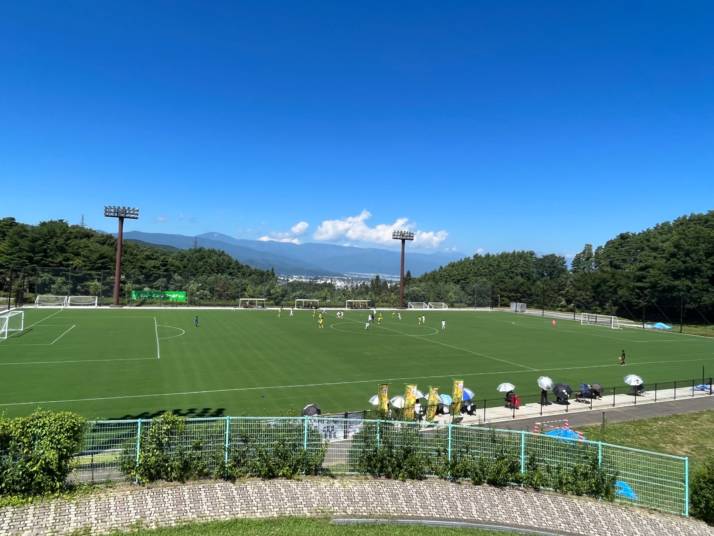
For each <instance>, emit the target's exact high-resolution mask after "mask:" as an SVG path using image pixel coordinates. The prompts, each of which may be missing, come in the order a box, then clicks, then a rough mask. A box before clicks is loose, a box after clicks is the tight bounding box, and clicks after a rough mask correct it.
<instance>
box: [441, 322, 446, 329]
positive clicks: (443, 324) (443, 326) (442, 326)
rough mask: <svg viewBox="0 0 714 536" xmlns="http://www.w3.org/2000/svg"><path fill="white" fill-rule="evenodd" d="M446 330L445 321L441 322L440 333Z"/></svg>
mask: <svg viewBox="0 0 714 536" xmlns="http://www.w3.org/2000/svg"><path fill="white" fill-rule="evenodd" d="M445 329H446V320H442V321H441V331H444V330H445Z"/></svg>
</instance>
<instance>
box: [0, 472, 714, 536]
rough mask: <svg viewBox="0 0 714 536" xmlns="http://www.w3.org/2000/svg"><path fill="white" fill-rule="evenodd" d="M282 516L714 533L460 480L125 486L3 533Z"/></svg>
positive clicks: (54, 506)
mask: <svg viewBox="0 0 714 536" xmlns="http://www.w3.org/2000/svg"><path fill="white" fill-rule="evenodd" d="M280 516H321V517H362V518H383V519H386V518H400V519H403V518H428V519H441V520H450V521H454V520H462V521H467V522H478V523H488V524H492V525H503V526H509V527H512V528H514V529H515V528H519V527H521V528H534V529H539V530H542V531H545V532H549V533H556V534H572V535H587V536H590V535H593V534H597V535H598V536H653V535H668V536H714V527H708V526H707V525H705V524H704V523H701V522H699V521H696V520H693V519H689V518H682V517H677V516H673V515H667V514H660V513H652V512H649V511H646V510H643V509H637V508H630V507H626V506H620V505H616V504H612V503H608V502H602V501H596V500H592V499H586V498H576V497H569V496H563V495H556V494H553V493H546V492H534V491H526V490H521V489H517V488H505V489H499V488H492V487H490V486H473V485H471V484H454V483H449V482H445V481H443V480H436V479H433V480H428V481H425V482H418V481H408V482H398V481H392V480H375V479H369V478H362V479H356V478H354V479H346V478H345V479H342V478H338V479H328V478H309V479H305V480H302V481H291V480H270V481H261V480H246V481H240V482H237V483H235V484H232V483H227V482H198V483H191V484H184V485H164V486H151V487H138V486H127V487H123V488H117V489H110V490H107V491H104V492H101V493H95V494H92V495H88V496H79V497H77V498H75V499H73V500H65V499H56V500H52V501H47V502H41V503H37V504H31V505H27V506H20V507H5V508H0V536H16V535H27V536H30V535H44V534H57V535H62V534H71V533H72V532H76V531H81V530H85V531H88V532H89V533H91V534H103V533H107V532H111V531H113V530H129V529H132V528H136V527H137V526H141V527H147V528H154V527H165V526H172V525H177V524H181V523H187V522H191V521H213V520H221V519H231V518H269V517H280Z"/></svg>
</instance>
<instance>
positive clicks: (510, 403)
mask: <svg viewBox="0 0 714 536" xmlns="http://www.w3.org/2000/svg"><path fill="white" fill-rule="evenodd" d="M514 396H516V393H514V392H513V391H508V392H507V393H506V399H505V400H506V407H507V408H512V407H513V397H514Z"/></svg>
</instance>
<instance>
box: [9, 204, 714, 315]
mask: <svg viewBox="0 0 714 536" xmlns="http://www.w3.org/2000/svg"><path fill="white" fill-rule="evenodd" d="M115 247H116V240H115V238H114V237H113V236H112V235H109V234H104V233H99V232H96V231H92V230H89V229H86V228H83V227H79V226H70V225H68V224H67V223H65V222H63V221H48V222H43V223H41V224H39V225H37V226H31V225H25V224H22V223H18V222H16V221H15V220H14V219H13V218H4V219H0V291H5V292H7V291H8V289H9V288H10V285H11V284H12V288H13V289H15V290H14V292H16V293H19V294H21V293H23V292H24V293H29V294H33V293H38V292H41V293H51V294H89V295H103V296H109V295H111V287H112V285H113V277H114V276H113V273H114V272H113V271H114V252H115ZM407 264H408V256H407ZM11 279H15V281H14V282H12V281H11ZM144 288H150V289H153V290H186V291H188V293H189V296H190V299H191V301H192V302H193V303H233V302H235V301H236V300H237V299H238V298H239V297H265V298H267V299H268V301H269V303H272V304H277V305H289V304H291V303H293V301H294V300H295V299H296V298H316V299H319V300H320V302H321V304H327V305H341V304H344V301H345V300H348V299H368V300H370V301H371V302H372V303H373V304H376V305H381V306H397V305H398V304H399V288H398V284H396V283H395V282H390V281H386V280H384V279H382V278H380V277H375V278H374V279H372V280H371V281H365V282H363V283H360V284H358V285H354V286H350V287H337V286H335V285H333V284H331V283H315V282H310V281H292V282H289V283H284V282H282V283H281V282H280V281H279V280H278V278H277V277H276V275H275V274H274V273H273V272H272V271H265V270H258V269H254V268H251V267H249V266H246V265H244V264H241V263H240V262H238V261H236V260H235V259H233V258H231V257H230V256H229V255H227V254H226V253H224V252H221V251H217V250H210V249H203V248H196V249H189V250H176V249H172V248H166V247H159V246H153V245H148V244H141V243H136V242H128V243H126V244H125V251H124V270H123V281H122V291H123V294H124V295H126V294H127V293H128V292H129V291H130V290H132V289H144ZM405 297H406V300H408V301H423V302H429V301H432V302H433V301H441V302H446V303H448V304H449V305H450V306H477V307H496V306H506V307H507V306H508V304H509V302H511V301H520V302H525V303H527V304H528V305H529V307H531V308H541V307H542V308H546V309H560V310H568V311H591V312H600V313H606V314H618V315H620V316H624V317H628V318H632V319H647V320H655V319H657V320H665V321H670V322H678V321H679V319H680V316H682V317H683V319H684V320H685V321H688V322H697V323H711V322H710V319H711V318H713V317H714V211H710V212H707V213H705V214H692V215H688V216H683V217H680V218H678V219H676V220H674V221H672V222H665V223H661V224H659V225H656V226H655V227H652V228H650V229H647V230H645V231H642V232H638V233H622V234H619V235H618V236H616V237H615V238H613V239H612V240H609V241H608V242H607V243H605V244H604V245H602V246H599V247H597V248H594V247H593V246H592V245H591V244H586V245H585V246H584V247H583V249H582V251H580V252H579V253H578V254H577V255H575V257H574V258H573V259H572V262H571V263H570V265H569V264H568V262H567V259H566V258H565V257H564V256H562V255H556V254H546V255H538V254H536V253H535V252H534V251H512V252H502V253H496V254H491V253H488V254H477V255H474V256H472V257H467V258H465V259H462V260H460V261H456V262H452V263H450V264H448V265H446V266H443V267H441V268H439V269H438V270H435V271H433V272H430V273H427V274H424V275H422V276H420V277H412V276H411V275H410V274H409V273H407V276H406V296H405Z"/></svg>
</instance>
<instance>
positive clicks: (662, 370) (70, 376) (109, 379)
mask: <svg viewBox="0 0 714 536" xmlns="http://www.w3.org/2000/svg"><path fill="white" fill-rule="evenodd" d="M196 314H197V315H198V316H199V320H200V325H199V327H195V326H194V324H193V319H194V316H195V315H196ZM422 314H425V315H426V317H427V322H426V325H424V326H420V325H417V315H422ZM326 315H327V319H326V327H325V329H319V328H318V326H317V321H316V320H315V319H313V316H312V313H311V312H309V311H296V312H295V316H293V317H290V316H289V315H288V311H287V310H284V311H283V313H282V316H281V317H278V312H277V311H274V310H263V311H256V310H200V311H192V310H177V309H160V310H153V309H139V308H137V309H133V310H120V309H117V310H113V309H26V310H25V328H26V329H25V331H24V332H23V333H22V334H20V335H15V336H13V337H10V338H9V339H8V340H6V341H2V342H0V413H5V414H6V415H10V416H12V415H21V414H27V413H30V412H31V411H33V410H34V409H36V408H38V407H42V408H45V409H52V410H60V409H67V410H73V411H77V412H79V413H81V414H83V415H85V416H87V417H90V418H135V417H149V416H151V415H153V414H155V413H156V412H163V411H168V410H173V411H176V412H180V413H182V414H185V415H190V416H218V415H296V414H298V413H299V410H300V409H301V408H302V407H303V406H304V405H305V404H307V403H309V402H316V403H318V404H319V405H320V406H321V407H322V409H323V411H326V412H339V411H345V410H358V409H366V408H368V407H369V406H368V403H367V400H368V399H369V397H370V396H371V395H373V394H375V392H376V390H377V384H378V383H381V382H387V383H390V384H391V388H390V389H391V393H392V394H402V393H403V391H404V385H405V384H406V383H417V384H418V385H419V388H420V389H422V390H425V389H427V388H428V387H429V386H430V385H432V386H438V387H440V391H441V392H446V393H450V392H451V381H452V380H453V379H455V378H457V379H463V380H464V381H465V385H466V386H467V387H469V388H471V389H473V390H474V391H475V392H476V396H477V398H478V399H484V398H490V399H496V398H499V397H500V396H501V395H500V394H499V393H497V392H496V390H495V389H496V386H497V385H498V384H499V383H500V382H504V381H509V382H512V383H514V384H515V385H516V386H517V389H518V392H519V393H521V394H525V395H527V394H535V393H537V386H536V381H535V380H536V378H537V377H538V376H540V375H543V374H546V375H548V376H551V377H552V378H553V379H554V380H555V381H556V382H564V383H570V384H571V385H572V386H573V388H575V389H577V386H578V384H580V383H582V382H586V383H601V384H603V385H605V386H610V385H622V386H623V389H624V385H623V382H622V380H623V376H624V375H625V374H628V373H635V374H639V375H641V376H642V377H643V378H644V379H645V382H646V384H647V385H652V384H653V383H655V382H665V381H671V380H677V379H691V378H697V377H700V376H701V373H702V366H704V367H706V373H707V375H708V374H711V373H712V368H711V367H712V365H713V364H714V341H713V340H711V339H707V338H703V337H695V336H686V335H679V334H676V333H653V332H648V331H643V330H639V329H623V330H611V329H607V328H602V327H588V326H581V325H580V324H578V323H576V322H570V321H563V320H561V321H559V322H558V325H557V326H556V327H553V326H551V321H550V320H549V319H544V318H539V317H530V316H524V315H514V314H510V313H503V312H459V311H453V310H451V311H426V312H421V311H419V312H411V311H410V312H402V320H401V321H399V320H397V319H395V318H393V317H392V315H391V313H390V312H388V311H387V312H385V313H384V322H383V324H382V326H375V327H374V328H373V329H370V330H365V329H364V321H365V319H366V316H367V312H366V311H359V312H357V311H348V312H347V313H346V314H345V318H344V319H342V320H338V319H337V318H336V317H335V312H332V311H329V312H327V314H326ZM442 319H445V320H446V321H447V323H448V327H447V329H446V330H445V331H443V332H442V331H441V330H440V322H441V320H442ZM623 349H624V350H625V351H626V352H627V355H628V359H627V365H626V366H624V367H621V366H619V365H617V356H618V355H619V354H620V352H621V351H622V350H623Z"/></svg>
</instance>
